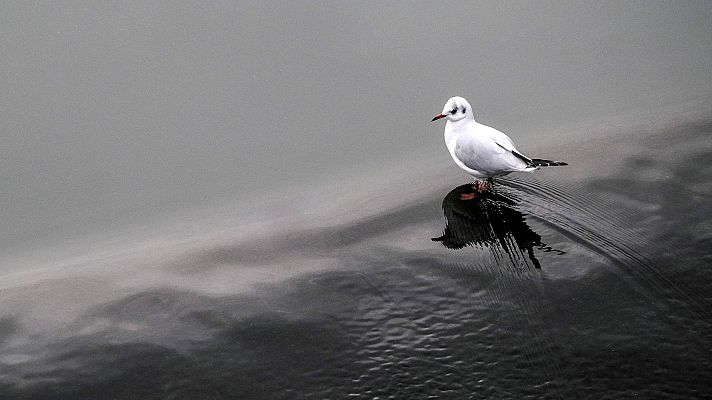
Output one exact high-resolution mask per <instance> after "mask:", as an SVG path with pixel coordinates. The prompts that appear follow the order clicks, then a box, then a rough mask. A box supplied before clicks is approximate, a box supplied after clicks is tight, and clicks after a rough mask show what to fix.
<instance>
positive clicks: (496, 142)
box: [433, 96, 568, 191]
mask: <svg viewBox="0 0 712 400" xmlns="http://www.w3.org/2000/svg"><path fill="white" fill-rule="evenodd" d="M441 118H447V123H446V124H445V144H446V145H447V149H448V150H449V151H450V155H451V156H452V159H453V160H455V164H457V166H458V167H460V168H462V169H463V170H465V171H466V172H467V173H468V174H470V175H472V176H473V177H475V179H476V181H475V187H476V188H477V189H478V190H480V191H481V190H483V189H485V188H486V187H487V183H485V182H481V181H480V180H482V179H487V182H489V183H491V182H492V179H491V178H493V177H497V176H503V175H507V174H509V173H510V172H531V171H534V170H536V169H539V167H546V166H559V165H568V164H566V163H565V162H561V161H551V160H544V159H541V158H529V157H527V156H525V155H523V154H522V153H521V152H520V151H519V150H517V148H516V147H514V143H513V142H512V139H510V138H509V136H507V135H505V134H504V133H502V132H500V131H498V130H497V129H494V128H492V127H489V126H487V125H482V124H480V123H478V122H477V121H475V116H474V113H473V112H472V107H471V106H470V103H468V102H467V100H465V99H464V98H462V97H457V96H456V97H451V98H450V99H449V100H448V101H447V102H446V103H445V107H443V111H442V113H440V114H438V115H436V116H435V118H433V121H435V120H438V119H441Z"/></svg>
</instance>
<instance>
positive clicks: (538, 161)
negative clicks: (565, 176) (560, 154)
mask: <svg viewBox="0 0 712 400" xmlns="http://www.w3.org/2000/svg"><path fill="white" fill-rule="evenodd" d="M562 165H569V164H567V163H565V162H563V161H551V160H544V159H542V158H532V161H531V162H530V163H529V166H530V167H559V166H562Z"/></svg>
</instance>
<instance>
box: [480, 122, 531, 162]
mask: <svg viewBox="0 0 712 400" xmlns="http://www.w3.org/2000/svg"><path fill="white" fill-rule="evenodd" d="M482 127H483V128H484V129H483V130H482V132H483V133H485V134H486V135H487V136H489V137H490V138H491V139H492V140H494V142H495V143H497V145H498V146H499V147H501V148H502V149H504V150H505V151H507V152H510V153H512V155H513V156H515V157H516V158H518V159H519V160H521V161H523V162H524V164H525V165H524V167H527V166H529V165H530V164H531V163H532V159H531V158H529V157H527V156H525V155H524V154H522V153H520V152H519V150H517V148H516V147H514V142H512V139H510V138H509V136H507V135H505V134H504V133H503V132H500V131H498V130H497V129H494V128H492V127H489V126H486V125H482Z"/></svg>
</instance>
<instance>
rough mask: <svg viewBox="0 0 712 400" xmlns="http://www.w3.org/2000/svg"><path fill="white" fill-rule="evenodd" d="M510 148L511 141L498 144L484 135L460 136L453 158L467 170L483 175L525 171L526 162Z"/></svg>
mask: <svg viewBox="0 0 712 400" xmlns="http://www.w3.org/2000/svg"><path fill="white" fill-rule="evenodd" d="M503 135H504V134H503ZM505 137H506V136H505ZM511 147H513V146H512V145H511V141H509V140H507V141H506V142H505V143H500V142H498V141H496V140H495V139H494V138H493V137H491V136H490V135H486V134H481V133H480V134H477V133H476V134H472V135H461V136H460V137H458V138H457V142H456V144H455V156H456V157H457V158H458V159H459V160H460V161H461V162H462V163H463V164H465V166H467V167H468V168H470V169H473V170H475V171H480V172H482V173H485V174H498V173H502V172H511V171H521V170H523V169H525V168H526V167H527V164H528V162H526V161H524V160H522V159H520V158H519V157H517V156H516V155H515V154H514V153H513V152H512V150H509V148H511Z"/></svg>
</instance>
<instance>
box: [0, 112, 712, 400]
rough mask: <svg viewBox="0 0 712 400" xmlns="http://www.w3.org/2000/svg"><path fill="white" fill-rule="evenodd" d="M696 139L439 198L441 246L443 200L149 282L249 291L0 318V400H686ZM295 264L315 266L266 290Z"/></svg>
mask: <svg viewBox="0 0 712 400" xmlns="http://www.w3.org/2000/svg"><path fill="white" fill-rule="evenodd" d="M711 130H712V123H705V124H703V125H701V126H692V127H690V128H689V129H687V130H682V129H679V130H676V131H675V132H674V133H675V135H674V136H671V135H667V136H661V137H660V138H658V143H659V145H656V142H650V141H648V142H646V143H648V145H649V147H650V149H649V151H648V153H643V152H642V151H641V147H640V146H639V143H638V142H635V141H630V143H629V144H628V145H629V146H630V147H631V148H632V149H633V151H634V157H629V158H625V159H623V160H622V166H621V167H620V168H617V169H616V171H619V172H616V171H614V172H612V173H610V174H606V175H604V176H603V177H598V178H590V179H589V180H587V181H582V182H568V183H567V182H566V181H564V180H562V179H560V177H559V176H557V180H556V181H554V182H552V181H547V180H546V174H539V175H536V176H534V177H532V176H530V175H525V176H513V177H507V178H506V179H502V180H499V181H498V183H497V185H496V186H495V188H494V190H493V191H491V192H486V193H483V194H482V195H481V196H480V197H479V198H477V199H473V200H462V198H461V197H462V194H468V193H470V192H471V189H470V186H469V185H463V186H458V187H456V188H454V189H453V190H451V191H450V192H449V193H448V194H447V195H446V196H445V198H444V199H443V200H442V210H443V213H444V216H445V219H446V223H447V224H446V226H445V229H444V232H443V234H442V236H440V237H438V238H434V239H433V240H436V241H437V242H439V244H434V243H433V242H431V241H430V240H429V239H430V236H432V233H433V232H436V231H437V230H438V229H439V227H440V226H441V223H442V214H440V210H439V209H438V203H439V202H440V198H441V196H442V193H441V192H440V191H438V192H437V193H430V192H429V193H426V194H425V195H423V196H422V197H419V198H415V199H412V200H411V199H408V202H406V203H403V202H399V203H395V202H394V203H393V204H387V205H384V206H383V207H381V208H379V209H378V211H377V212H374V213H368V214H367V215H365V216H364V217H362V218H354V219H353V220H349V221H345V222H341V223H335V224H331V225H327V224H324V226H313V227H308V228H304V227H300V226H294V225H275V226H274V232H271V233H270V234H269V235H266V236H260V235H257V234H255V235H254V237H250V238H249V239H245V240H234V242H228V243H220V244H215V243H208V244H207V245H205V246H202V247H200V248H197V249H195V250H194V251H193V252H191V253H188V254H186V255H185V256H184V257H183V258H179V259H175V260H169V261H166V262H164V263H159V264H158V265H157V266H156V268H155V269H154V270H152V271H153V272H155V270H160V271H162V272H163V273H165V274H166V277H168V278H171V279H173V278H180V279H183V280H187V281H189V282H196V281H198V282H199V281H201V280H202V279H208V278H210V277H211V276H213V275H218V276H219V277H220V279H222V280H226V281H227V280H230V279H234V280H239V279H246V277H253V276H258V277H260V278H261V280H256V281H255V282H256V283H255V284H254V285H251V286H250V290H247V291H241V290H235V292H234V293H233V292H225V293H224V294H221V295H214V294H210V293H203V292H202V291H201V290H199V289H195V288H193V289H181V288H179V287H173V285H174V281H173V280H170V281H167V282H163V283H162V284H158V283H157V284H155V285H153V286H152V287H149V288H145V289H143V290H138V291H137V292H133V293H129V292H123V291H116V293H115V294H114V296H113V297H108V298H106V299H105V300H101V301H97V304H96V305H95V306H93V307H90V308H89V309H87V310H85V311H81V310H83V309H80V311H76V312H75V313H72V314H70V313H67V317H66V318H65V319H66V321H63V322H66V323H63V324H62V326H61V328H62V329H57V330H51V331H48V332H49V333H48V334H46V335H45V336H42V334H34V333H31V332H32V331H30V330H29V329H28V327H27V326H26V325H27V324H28V322H32V319H33V315H36V314H37V315H40V314H41V313H39V312H31V311H33V310H28V308H27V307H24V308H23V307H19V308H17V311H16V312H12V313H10V312H8V313H6V314H4V315H0V398H2V399H75V398H114V399H135V398H142V399H163V398H206V397H207V398H215V399H218V398H225V399H230V398H244V399H293V398H314V399H325V398H332V399H340V398H364V399H365V398H370V399H371V398H426V397H428V398H457V399H461V398H472V399H480V398H481V399H489V398H537V399H538V398H559V399H563V398H566V399H568V398H633V397H637V398H688V399H695V398H702V397H704V396H705V395H704V393H710V391H712V387H711V385H710V382H712V378H711V377H710V371H712V358H711V357H710V347H709V343H710V342H711V340H712V336H711V334H710V332H712V330H711V329H710V327H711V326H712V325H711V324H712V318H711V317H710V311H709V310H710V309H711V307H710V304H712V303H711V302H710V296H709V293H712V277H711V274H710V271H711V269H710V268H709V265H710V264H709V260H710V259H711V258H710V252H709V243H710V235H709V233H708V232H709V222H708V221H709V218H708V216H709V214H710V212H711V210H712V209H711V208H710V202H709V201H708V199H709V197H710V196H711V195H712V185H710V184H709V182H710V181H711V177H712V168H710V165H712V164H710V160H712V157H709V155H710V154H712V153H711V151H712V145H710V144H708V142H709V140H708V139H707V138H708V137H709V132H710V131H711ZM683 139H684V140H683ZM672 145H675V146H677V147H675V148H674V150H675V151H674V152H672V153H665V150H666V149H668V147H669V146H672ZM661 154H665V155H666V157H667V158H664V157H661ZM676 155H679V157H677V156H676ZM660 171H662V172H660ZM440 190H443V189H440ZM443 191H444V190H443ZM399 199H400V197H399ZM319 217H322V215H319ZM327 217H328V215H327ZM324 218H326V217H324ZM643 228H645V229H643ZM440 244H442V245H443V246H440ZM554 249H560V250H561V251H560V250H554ZM310 263H323V264H324V265H327V267H325V268H314V269H308V270H305V271H304V272H302V273H294V274H293V275H290V277H289V279H284V280H279V279H274V278H273V277H274V276H278V275H277V273H276V272H275V271H278V272H279V271H289V270H290V269H291V268H294V266H295V265H299V264H310ZM320 265H321V264H320ZM332 266H333V267H332ZM531 266H533V267H534V268H531ZM539 268H540V269H539ZM186 271H188V272H189V273H186ZM233 273H234V274H233ZM175 281H176V282H179V281H180V280H179V279H176V280H175ZM240 287H241V286H240ZM101 288H102V291H103V290H104V289H103V286H101ZM98 291H99V290H92V291H87V293H94V292H98ZM77 292H78V286H77V280H76V279H64V280H55V281H53V282H41V283H38V284H37V288H28V287H13V288H10V289H4V290H0V300H2V301H1V302H0V304H3V305H6V304H9V303H10V302H15V303H17V304H20V305H26V304H41V301H42V299H47V298H49V299H51V301H52V302H55V303H62V302H63V301H62V300H61V299H74V297H76V293H77ZM55 293H58V294H60V295H61V294H63V293H72V294H73V295H72V296H69V295H66V294H65V295H64V296H55ZM87 297H90V296H87ZM64 302H65V303H66V302H67V301H66V300H64ZM64 306H65V307H67V308H71V307H70V305H68V304H64ZM37 307H38V308H39V307H44V305H43V304H41V305H38V306H37ZM27 338H30V339H27Z"/></svg>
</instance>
